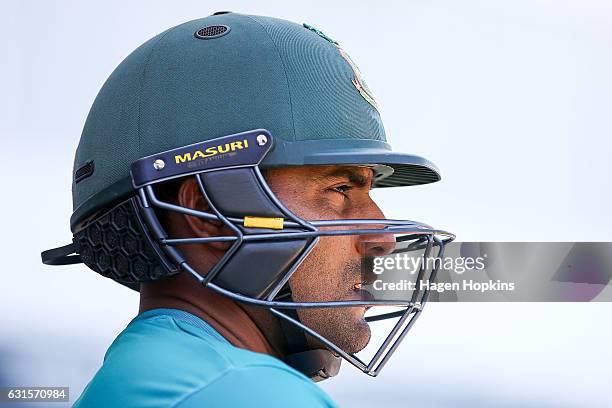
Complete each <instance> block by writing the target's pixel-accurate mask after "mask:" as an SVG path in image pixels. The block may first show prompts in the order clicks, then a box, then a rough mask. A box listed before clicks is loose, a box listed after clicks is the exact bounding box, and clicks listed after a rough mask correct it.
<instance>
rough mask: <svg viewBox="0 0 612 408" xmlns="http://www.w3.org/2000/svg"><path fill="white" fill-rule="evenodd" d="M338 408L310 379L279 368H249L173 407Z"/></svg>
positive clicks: (232, 371) (226, 375) (220, 378)
mask: <svg viewBox="0 0 612 408" xmlns="http://www.w3.org/2000/svg"><path fill="white" fill-rule="evenodd" d="M260 406H261V407H270V408H275V407H279V408H280V407H293V408H302V407H304V408H306V407H313V408H318V407H336V404H335V403H334V402H333V401H332V400H331V399H330V398H329V396H328V395H327V394H325V392H323V391H322V390H321V389H320V388H319V387H318V386H316V385H315V384H314V383H313V382H312V381H311V380H309V379H308V378H306V377H303V376H301V375H296V373H295V372H294V370H293V369H289V370H287V369H285V368H284V367H282V366H279V365H247V366H242V367H236V368H232V369H229V370H227V371H226V372H223V373H221V374H220V375H219V376H218V377H217V378H215V379H214V380H213V381H211V382H209V383H208V384H206V385H204V386H202V387H201V388H199V389H196V390H194V391H193V392H192V393H190V394H188V395H186V396H185V397H184V398H182V399H181V400H179V401H177V403H176V405H173V407H172V408H197V407H260Z"/></svg>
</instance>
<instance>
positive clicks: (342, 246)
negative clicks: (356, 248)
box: [291, 237, 354, 300]
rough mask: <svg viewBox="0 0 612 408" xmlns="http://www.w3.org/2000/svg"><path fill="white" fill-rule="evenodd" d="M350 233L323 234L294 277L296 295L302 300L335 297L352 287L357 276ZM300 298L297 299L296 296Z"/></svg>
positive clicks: (331, 298)
mask: <svg viewBox="0 0 612 408" xmlns="http://www.w3.org/2000/svg"><path fill="white" fill-rule="evenodd" d="M346 238H348V237H323V238H321V239H320V240H319V242H318V243H317V246H316V247H315V248H314V249H313V251H312V252H311V253H310V254H309V255H308V257H307V258H306V259H305V260H304V262H303V263H302V264H301V265H300V267H299V268H298V269H297V271H296V272H295V273H294V275H293V277H292V278H291V284H292V287H293V290H294V295H295V296H296V297H298V296H299V298H300V299H301V300H307V299H309V300H334V299H336V298H337V297H338V296H340V295H344V293H345V292H346V291H347V290H348V286H347V285H349V286H350V282H352V280H350V279H353V277H349V276H346V275H347V262H349V260H352V259H354V253H351V250H350V246H351V245H353V244H352V242H351V241H350V239H346ZM296 300H297V299H296Z"/></svg>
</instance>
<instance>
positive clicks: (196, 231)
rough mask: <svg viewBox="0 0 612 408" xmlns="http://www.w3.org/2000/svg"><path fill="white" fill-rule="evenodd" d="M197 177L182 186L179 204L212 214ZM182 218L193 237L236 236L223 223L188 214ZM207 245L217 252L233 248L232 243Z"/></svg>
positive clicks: (211, 243)
mask: <svg viewBox="0 0 612 408" xmlns="http://www.w3.org/2000/svg"><path fill="white" fill-rule="evenodd" d="M196 177H197V176H195V177H189V178H188V179H186V180H185V181H184V182H183V183H182V184H181V187H180V188H179V191H178V197H177V198H178V204H179V205H180V206H182V207H187V208H191V209H193V210H198V211H203V212H209V213H210V212H211V210H210V205H209V204H208V202H207V201H206V200H205V199H204V197H203V196H202V193H201V192H200V186H199V185H198V181H197V180H196ZM182 217H184V219H185V223H186V224H187V226H188V227H189V229H190V230H191V232H192V234H193V236H196V237H201V238H207V237H218V236H224V235H234V234H233V233H232V230H231V229H230V228H228V227H227V226H226V225H225V224H223V222H222V221H211V220H205V219H203V218H199V217H194V216H192V215H187V214H182ZM206 245H207V246H209V247H210V248H214V249H217V250H227V249H228V248H229V247H230V246H231V243H230V242H210V243H207V244H206Z"/></svg>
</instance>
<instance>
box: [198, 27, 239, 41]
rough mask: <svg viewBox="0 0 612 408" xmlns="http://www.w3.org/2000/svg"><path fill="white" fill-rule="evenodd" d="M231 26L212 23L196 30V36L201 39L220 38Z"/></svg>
mask: <svg viewBox="0 0 612 408" xmlns="http://www.w3.org/2000/svg"><path fill="white" fill-rule="evenodd" d="M229 31H230V28H229V27H228V26H226V25H210V26H206V27H203V28H200V29H199V30H198V31H196V32H195V34H194V35H195V37H196V38H199V39H200V40H211V39H213V38H219V37H221V36H223V35H225V34H227V33H229Z"/></svg>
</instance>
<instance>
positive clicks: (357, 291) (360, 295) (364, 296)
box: [351, 282, 376, 302]
mask: <svg viewBox="0 0 612 408" xmlns="http://www.w3.org/2000/svg"><path fill="white" fill-rule="evenodd" d="M363 285H364V283H363V282H359V283H356V284H355V285H353V290H352V291H351V292H352V293H351V298H353V299H354V300H361V301H365V302H369V301H372V300H376V298H375V297H374V295H372V294H371V293H370V292H369V291H367V290H365V289H362V287H363Z"/></svg>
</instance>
